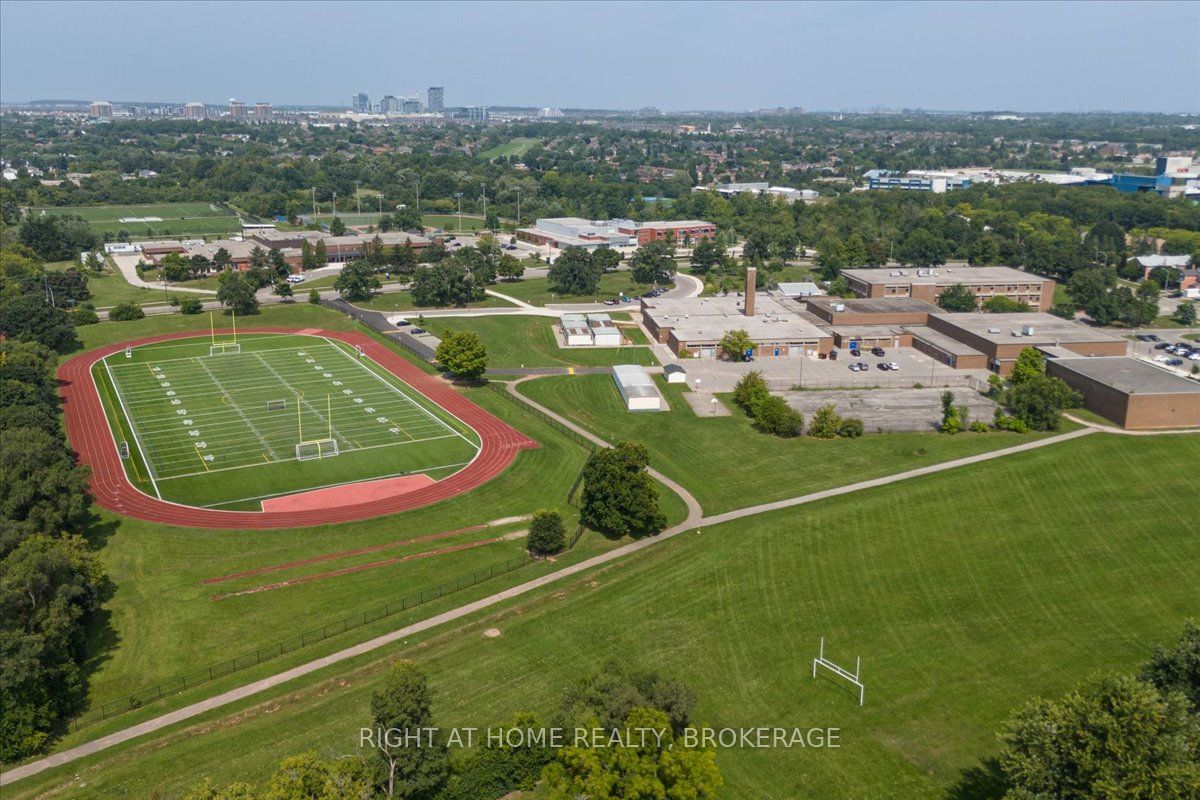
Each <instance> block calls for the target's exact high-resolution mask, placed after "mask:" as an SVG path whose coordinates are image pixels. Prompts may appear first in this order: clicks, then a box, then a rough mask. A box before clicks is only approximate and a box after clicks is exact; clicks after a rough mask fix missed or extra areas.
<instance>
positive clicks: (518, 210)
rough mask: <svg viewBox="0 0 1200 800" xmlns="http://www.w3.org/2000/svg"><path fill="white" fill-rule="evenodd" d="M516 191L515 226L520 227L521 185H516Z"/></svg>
mask: <svg viewBox="0 0 1200 800" xmlns="http://www.w3.org/2000/svg"><path fill="white" fill-rule="evenodd" d="M515 191H516V193H517V227H518V228H519V227H521V187H520V186H518V187H516V190H515Z"/></svg>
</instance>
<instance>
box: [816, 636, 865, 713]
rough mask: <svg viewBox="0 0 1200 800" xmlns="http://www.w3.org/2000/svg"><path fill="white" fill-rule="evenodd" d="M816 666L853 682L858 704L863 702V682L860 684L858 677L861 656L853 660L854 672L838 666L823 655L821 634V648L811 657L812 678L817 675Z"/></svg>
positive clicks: (823, 641)
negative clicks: (856, 690) (856, 689)
mask: <svg viewBox="0 0 1200 800" xmlns="http://www.w3.org/2000/svg"><path fill="white" fill-rule="evenodd" d="M817 667H824V668H825V669H827V670H829V671H830V672H832V673H833V674H834V675H837V676H838V677H839V678H843V679H845V680H847V681H849V682H850V683H852V684H854V685H855V686H857V687H858V704H859V705H860V706H861V705H862V704H863V684H862V681H861V680H860V679H859V677H860V676H861V675H862V658H861V657H860V658H856V659H855V660H854V672H851V671H850V670H848V669H844V668H842V667H839V666H838V665H837V664H835V663H833V662H832V661H830V660H829V659H827V658H826V657H825V637H824V636H822V637H821V649H820V650H818V651H817V657H816V658H814V659H813V677H814V678H816V677H817Z"/></svg>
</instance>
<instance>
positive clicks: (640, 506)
mask: <svg viewBox="0 0 1200 800" xmlns="http://www.w3.org/2000/svg"><path fill="white" fill-rule="evenodd" d="M649 463H650V456H649V454H648V453H647V452H646V448H645V447H644V446H643V445H641V444H638V443H636V442H619V443H617V445H616V446H614V447H606V448H603V449H601V450H598V451H596V452H595V453H593V454H592V456H591V457H590V458H589V459H588V462H587V464H586V465H585V466H584V468H583V503H582V505H583V507H582V509H581V511H580V518H581V519H582V521H583V524H585V525H587V526H588V527H589V528H591V529H592V530H595V531H599V532H601V533H603V534H605V535H607V536H625V535H630V536H647V535H652V534H655V533H658V532H659V531H661V530H662V529H663V528H664V527H666V524H667V521H666V517H665V516H664V515H663V513H662V512H661V511H659V508H658V487H657V486H656V485H655V483H654V479H653V478H651V477H650V475H649V473H647V472H646V466H647V465H648V464H649Z"/></svg>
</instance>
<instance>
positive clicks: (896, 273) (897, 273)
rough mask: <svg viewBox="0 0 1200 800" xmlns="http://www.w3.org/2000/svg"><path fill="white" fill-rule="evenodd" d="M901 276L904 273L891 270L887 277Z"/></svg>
mask: <svg viewBox="0 0 1200 800" xmlns="http://www.w3.org/2000/svg"><path fill="white" fill-rule="evenodd" d="M902 274H904V273H902V272H897V271H896V270H892V271H891V272H889V273H888V275H890V276H891V277H893V278H899V277H900V276H901V275H902Z"/></svg>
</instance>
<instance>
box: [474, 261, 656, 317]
mask: <svg viewBox="0 0 1200 800" xmlns="http://www.w3.org/2000/svg"><path fill="white" fill-rule="evenodd" d="M491 288H492V289H493V290H494V291H497V292H499V293H500V294H505V295H508V296H509V297H515V298H517V299H518V300H523V301H524V302H526V303H529V304H530V305H534V306H545V305H550V304H554V303H603V302H604V301H605V300H615V299H617V298H620V297H622V296H624V297H637V296H638V295H640V294H643V293H645V292H648V291H649V290H651V289H653V288H654V286H653V285H652V284H649V283H636V282H635V281H634V280H633V275H632V273H631V272H630V271H629V270H621V271H618V272H606V273H605V274H603V275H601V276H600V285H599V287H598V288H597V289H596V291H595V292H593V293H591V294H582V295H581V294H562V293H561V292H556V291H554V290H553V289H552V288H551V287H550V281H549V280H548V279H546V278H525V279H523V280H519V281H512V282H501V283H497V284H496V285H495V286H492V287H491ZM637 307H638V306H637V304H636V303H628V304H622V305H620V306H617V307H615V308H614V311H619V310H621V309H625V310H629V309H633V310H637Z"/></svg>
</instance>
